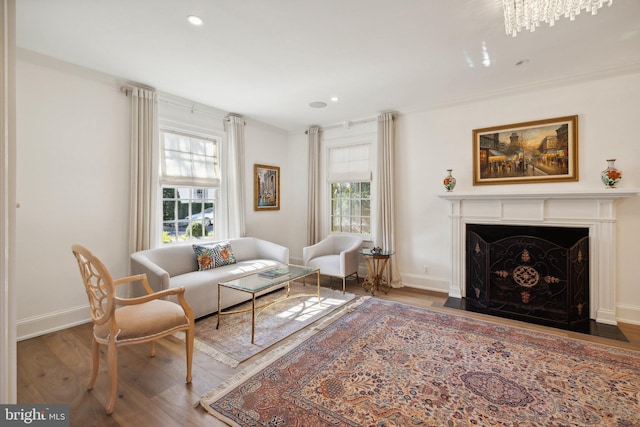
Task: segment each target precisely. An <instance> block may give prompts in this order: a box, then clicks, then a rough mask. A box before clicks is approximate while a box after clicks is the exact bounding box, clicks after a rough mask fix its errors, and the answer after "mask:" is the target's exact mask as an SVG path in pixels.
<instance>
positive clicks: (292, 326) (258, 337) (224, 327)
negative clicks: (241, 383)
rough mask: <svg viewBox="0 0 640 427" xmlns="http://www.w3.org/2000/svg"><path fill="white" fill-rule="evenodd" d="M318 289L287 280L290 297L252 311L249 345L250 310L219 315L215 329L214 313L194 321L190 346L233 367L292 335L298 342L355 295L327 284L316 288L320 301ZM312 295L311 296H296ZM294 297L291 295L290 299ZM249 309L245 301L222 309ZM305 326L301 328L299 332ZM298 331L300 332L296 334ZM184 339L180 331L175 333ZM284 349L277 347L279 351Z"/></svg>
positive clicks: (275, 295)
mask: <svg viewBox="0 0 640 427" xmlns="http://www.w3.org/2000/svg"><path fill="white" fill-rule="evenodd" d="M317 290H318V288H317V287H316V285H315V283H314V284H309V283H307V285H306V286H303V285H302V283H301V282H300V283H299V282H291V288H290V294H289V295H290V296H291V297H290V298H288V299H286V300H283V301H281V302H278V303H277V304H274V305H272V306H269V307H266V308H265V309H264V310H263V311H262V312H260V311H259V310H256V313H257V317H256V324H255V339H254V343H253V344H251V311H248V312H245V313H238V314H230V315H227V316H222V318H221V320H220V328H219V329H216V324H217V323H218V316H217V315H212V316H209V317H206V318H204V319H200V320H198V321H196V324H195V343H194V346H195V347H196V348H197V349H198V350H200V351H202V352H204V353H206V354H208V355H209V356H211V357H213V358H214V359H216V360H218V361H220V362H222V363H224V364H226V365H229V366H231V367H233V368H235V367H236V366H238V365H239V364H240V362H243V361H244V360H247V359H249V358H250V357H252V356H255V355H256V354H258V353H260V352H262V351H264V350H266V349H267V348H269V347H271V346H273V345H274V344H276V343H278V342H280V341H282V340H284V339H286V338H287V337H289V336H290V335H292V334H296V340H297V341H298V342H299V341H302V340H303V339H305V338H307V337H308V336H309V335H311V334H312V333H314V332H315V329H314V328H307V329H305V328H306V327H307V326H309V325H312V324H314V326H316V325H315V323H314V322H316V321H319V319H323V318H325V317H326V316H328V315H333V314H335V315H339V314H340V313H341V311H340V310H338V309H340V308H341V307H344V305H345V304H347V303H348V302H349V301H351V300H352V299H354V298H355V295H353V294H349V293H342V291H337V290H334V289H331V288H327V287H320V304H318V297H317V296H315V295H316V292H317ZM304 294H314V296H305V297H296V296H298V295H304ZM284 295H285V290H284V289H280V290H278V291H276V292H271V293H269V294H267V295H263V296H261V297H259V298H258V299H256V305H259V304H264V303H266V302H268V301H273V300H275V299H278V298H282V297H283V296H284ZM294 297H295V298H294ZM245 308H251V303H250V302H247V303H244V304H241V305H239V306H236V307H233V308H229V309H226V310H241V309H245ZM303 329H305V330H304V331H302V330H303ZM298 331H301V332H300V333H298ZM176 336H178V337H179V338H180V339H183V340H184V333H178V334H176ZM289 341H290V340H289ZM284 350H288V348H287V349H279V351H280V352H282V351H284Z"/></svg>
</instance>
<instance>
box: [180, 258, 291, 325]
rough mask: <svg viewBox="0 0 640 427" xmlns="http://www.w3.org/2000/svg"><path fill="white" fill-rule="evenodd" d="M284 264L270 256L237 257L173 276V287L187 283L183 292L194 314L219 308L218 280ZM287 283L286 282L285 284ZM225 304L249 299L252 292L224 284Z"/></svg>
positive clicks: (223, 301)
mask: <svg viewBox="0 0 640 427" xmlns="http://www.w3.org/2000/svg"><path fill="white" fill-rule="evenodd" d="M278 265H281V264H280V263H279V262H277V261H274V260H270V259H257V260H251V261H238V262H237V263H236V264H229V265H224V266H222V267H218V268H212V269H211V270H207V271H193V272H191V273H186V274H181V275H179V276H175V277H172V278H171V287H172V288H179V287H182V286H184V288H185V293H184V296H185V298H186V299H187V303H189V305H190V306H191V309H192V310H193V314H194V316H195V318H198V317H201V316H204V315H207V314H209V313H212V312H215V311H217V309H218V308H217V304H218V303H217V299H218V283H220V282H225V281H227V280H232V279H236V278H238V277H241V276H246V275H247V274H252V273H256V272H259V271H262V270H268V269H270V268H273V267H275V266H278ZM283 286H284V285H283ZM222 292H223V295H224V296H223V297H222V303H223V306H222V308H223V309H224V308H227V307H229V306H231V305H234V304H238V303H240V302H242V301H246V300H247V298H248V297H249V294H247V293H245V292H239V291H235V290H233V289H228V288H223V289H222ZM170 300H172V301H175V297H170Z"/></svg>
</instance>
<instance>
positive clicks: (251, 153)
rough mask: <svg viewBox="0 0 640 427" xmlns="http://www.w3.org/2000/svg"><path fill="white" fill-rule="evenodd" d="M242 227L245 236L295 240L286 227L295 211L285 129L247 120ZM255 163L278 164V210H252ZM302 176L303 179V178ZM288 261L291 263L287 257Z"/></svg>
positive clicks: (284, 241)
mask: <svg viewBox="0 0 640 427" xmlns="http://www.w3.org/2000/svg"><path fill="white" fill-rule="evenodd" d="M244 136H245V175H246V180H245V190H246V192H245V209H246V216H245V221H246V224H245V228H246V235H247V236H253V237H258V238H261V239H265V240H269V241H272V242H275V243H278V244H280V245H283V246H286V247H288V248H291V246H292V245H293V244H294V242H295V241H296V237H297V236H296V235H295V233H292V230H291V228H290V218H291V217H293V216H296V215H298V214H299V212H298V211H296V210H295V199H296V197H297V194H296V192H295V190H294V189H295V186H296V183H295V182H294V180H295V179H297V178H298V177H299V175H297V174H296V175H294V174H293V173H292V170H291V165H292V164H293V165H295V162H294V161H293V159H292V157H291V154H292V153H290V152H289V150H288V148H289V144H288V135H287V133H286V132H284V131H282V130H279V129H276V128H273V127H269V126H267V125H264V124H261V123H256V122H253V121H251V120H247V124H246V126H245V132H244ZM255 164H260V165H268V166H279V167H280V209H279V210H268V211H255V210H254V176H253V169H254V165H255ZM305 179H306V178H305ZM291 262H294V260H293V259H291Z"/></svg>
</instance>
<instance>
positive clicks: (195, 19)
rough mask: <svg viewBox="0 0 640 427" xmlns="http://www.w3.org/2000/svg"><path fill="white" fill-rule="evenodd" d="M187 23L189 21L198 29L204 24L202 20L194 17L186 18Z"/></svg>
mask: <svg viewBox="0 0 640 427" xmlns="http://www.w3.org/2000/svg"><path fill="white" fill-rule="evenodd" d="M187 21H189V23H190V24H191V25H195V26H196V27H199V26H200V25H202V24H204V21H203V20H202V18H200V17H199V16H195V15H189V16H187Z"/></svg>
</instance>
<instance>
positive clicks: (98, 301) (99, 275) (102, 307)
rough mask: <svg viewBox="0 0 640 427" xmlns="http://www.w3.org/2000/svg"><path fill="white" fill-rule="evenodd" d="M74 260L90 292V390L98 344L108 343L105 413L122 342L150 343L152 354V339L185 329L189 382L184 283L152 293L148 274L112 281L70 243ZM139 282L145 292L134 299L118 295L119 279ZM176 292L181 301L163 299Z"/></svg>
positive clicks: (189, 319)
mask: <svg viewBox="0 0 640 427" xmlns="http://www.w3.org/2000/svg"><path fill="white" fill-rule="evenodd" d="M71 251H72V252H73V255H74V256H75V257H76V259H77V261H78V267H79V268H80V275H81V276H82V280H83V282H84V286H85V290H86V292H87V296H88V297H89V310H90V312H91V319H92V320H93V339H92V344H91V348H92V353H93V371H92V374H91V379H90V380H89V385H88V386H87V389H88V390H91V389H92V388H93V385H94V384H95V381H96V378H97V376H98V367H99V364H100V350H99V345H100V344H103V345H106V346H107V371H108V373H109V384H110V397H109V402H108V403H107V405H106V411H107V414H110V413H112V412H113V408H114V406H115V402H116V392H117V387H118V348H119V347H120V346H124V345H130V344H140V343H144V342H151V356H152V357H153V356H155V340H157V339H159V338H162V337H164V336H167V335H171V334H173V333H175V332H177V331H186V339H185V341H186V353H187V383H190V382H191V365H192V359H193V338H194V333H193V325H194V319H193V311H192V310H191V307H189V305H188V304H187V301H186V300H185V298H184V288H175V289H167V290H165V291H161V292H156V293H154V292H153V291H152V289H151V287H150V286H149V283H148V282H147V276H146V275H144V274H138V275H135V276H128V277H123V278H121V279H118V280H113V279H112V278H111V275H110V274H109V271H108V270H107V269H106V267H105V266H104V264H103V263H102V262H101V261H100V260H99V259H98V258H97V257H96V256H94V255H93V254H92V253H91V252H90V251H89V250H87V249H86V248H84V247H82V246H80V245H73V246H72V247H71ZM137 281H140V282H142V286H144V288H145V290H146V292H147V295H144V296H141V297H137V298H118V297H117V296H116V292H115V288H116V286H117V285H120V284H123V283H133V282H137ZM169 295H177V297H178V301H179V304H176V303H174V302H171V301H166V300H163V299H162V298H164V297H166V296H169Z"/></svg>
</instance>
